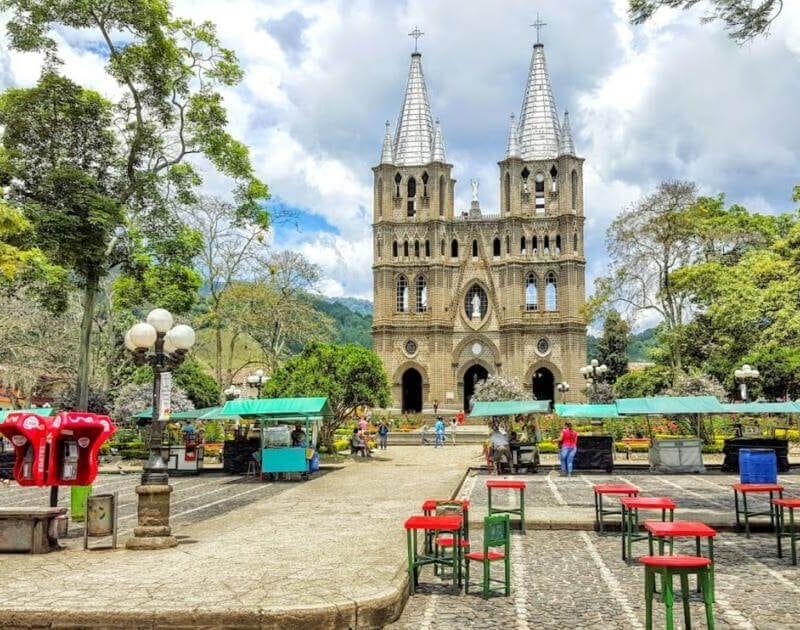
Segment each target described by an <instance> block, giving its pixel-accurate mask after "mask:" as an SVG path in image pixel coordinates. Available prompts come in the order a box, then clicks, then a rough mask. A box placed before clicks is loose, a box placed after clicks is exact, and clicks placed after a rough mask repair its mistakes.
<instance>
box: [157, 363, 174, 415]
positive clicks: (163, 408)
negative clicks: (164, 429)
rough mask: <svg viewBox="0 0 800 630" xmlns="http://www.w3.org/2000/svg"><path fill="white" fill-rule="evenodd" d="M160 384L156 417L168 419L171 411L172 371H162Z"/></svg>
mask: <svg viewBox="0 0 800 630" xmlns="http://www.w3.org/2000/svg"><path fill="white" fill-rule="evenodd" d="M160 377H161V384H160V387H159V396H158V419H159V420H169V416H170V414H171V413H172V409H171V407H172V404H171V394H172V372H162V373H161V375H160Z"/></svg>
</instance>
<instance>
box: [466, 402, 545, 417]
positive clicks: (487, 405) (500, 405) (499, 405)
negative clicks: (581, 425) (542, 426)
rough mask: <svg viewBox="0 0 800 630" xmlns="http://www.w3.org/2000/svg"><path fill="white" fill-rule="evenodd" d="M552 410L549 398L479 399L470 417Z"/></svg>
mask: <svg viewBox="0 0 800 630" xmlns="http://www.w3.org/2000/svg"><path fill="white" fill-rule="evenodd" d="M548 411H550V401H549V400H495V401H491V402H483V401H478V402H476V403H475V405H474V406H473V407H472V411H470V412H469V417H470V418H486V417H489V416H516V415H524V414H529V413H547V412H548Z"/></svg>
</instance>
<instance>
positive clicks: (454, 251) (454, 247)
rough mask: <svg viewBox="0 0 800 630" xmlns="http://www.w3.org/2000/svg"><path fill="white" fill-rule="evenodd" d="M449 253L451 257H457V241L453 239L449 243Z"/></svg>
mask: <svg viewBox="0 0 800 630" xmlns="http://www.w3.org/2000/svg"><path fill="white" fill-rule="evenodd" d="M450 255H451V256H452V257H453V258H458V241H457V240H456V239H453V242H452V243H450Z"/></svg>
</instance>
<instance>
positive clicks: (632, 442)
mask: <svg viewBox="0 0 800 630" xmlns="http://www.w3.org/2000/svg"><path fill="white" fill-rule="evenodd" d="M622 443H623V444H624V445H625V459H630V458H631V449H632V448H636V447H638V446H645V447H647V448H650V446H652V444H651V440H650V438H622Z"/></svg>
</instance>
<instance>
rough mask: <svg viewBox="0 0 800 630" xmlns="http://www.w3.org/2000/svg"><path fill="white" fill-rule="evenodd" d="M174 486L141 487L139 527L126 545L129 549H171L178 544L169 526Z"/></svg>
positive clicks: (135, 528)
mask: <svg viewBox="0 0 800 630" xmlns="http://www.w3.org/2000/svg"><path fill="white" fill-rule="evenodd" d="M171 492H172V486H170V485H167V484H158V485H155V484H154V485H150V484H148V485H141V486H137V487H136V494H138V495H139V506H138V526H137V527H134V528H133V536H132V537H131V538H129V539H128V541H127V542H126V543H125V547H126V548H127V549H135V550H141V549H169V548H170V547H175V546H177V544H178V540H177V538H175V537H174V536H173V535H172V528H171V527H170V526H169V495H170V493H171Z"/></svg>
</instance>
